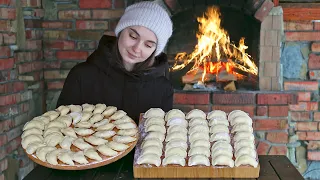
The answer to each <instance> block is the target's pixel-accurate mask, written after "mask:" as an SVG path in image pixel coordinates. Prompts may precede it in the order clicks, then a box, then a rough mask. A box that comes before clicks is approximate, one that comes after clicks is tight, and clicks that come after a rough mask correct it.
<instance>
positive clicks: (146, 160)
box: [137, 154, 161, 167]
mask: <svg viewBox="0 0 320 180" xmlns="http://www.w3.org/2000/svg"><path fill="white" fill-rule="evenodd" d="M137 164H152V165H155V166H157V167H159V166H160V164H161V159H160V156H158V155H156V154H145V155H142V156H140V157H139V158H138V160H137Z"/></svg>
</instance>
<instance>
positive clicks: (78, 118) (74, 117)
mask: <svg viewBox="0 0 320 180" xmlns="http://www.w3.org/2000/svg"><path fill="white" fill-rule="evenodd" d="M69 116H71V117H72V124H77V123H78V122H80V121H81V118H82V114H81V113H79V112H72V113H70V114H69Z"/></svg>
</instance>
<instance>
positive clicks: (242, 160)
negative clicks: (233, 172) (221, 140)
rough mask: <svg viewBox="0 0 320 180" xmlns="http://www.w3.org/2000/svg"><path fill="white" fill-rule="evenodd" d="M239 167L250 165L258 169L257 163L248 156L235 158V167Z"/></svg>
mask: <svg viewBox="0 0 320 180" xmlns="http://www.w3.org/2000/svg"><path fill="white" fill-rule="evenodd" d="M241 165H250V166H253V167H254V168H256V167H258V162H257V161H256V159H255V158H253V157H251V156H249V155H242V156H240V157H238V158H236V161H235V166H236V167H239V166H241Z"/></svg>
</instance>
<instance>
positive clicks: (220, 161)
mask: <svg viewBox="0 0 320 180" xmlns="http://www.w3.org/2000/svg"><path fill="white" fill-rule="evenodd" d="M216 165H221V166H229V167H234V161H233V160H232V159H231V158H230V157H228V156H224V155H219V156H217V157H215V158H213V159H212V166H216Z"/></svg>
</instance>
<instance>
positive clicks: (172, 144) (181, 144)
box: [166, 140, 188, 150]
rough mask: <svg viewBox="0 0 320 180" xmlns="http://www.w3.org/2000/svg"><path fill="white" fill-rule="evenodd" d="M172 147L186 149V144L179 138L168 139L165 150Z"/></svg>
mask: <svg viewBox="0 0 320 180" xmlns="http://www.w3.org/2000/svg"><path fill="white" fill-rule="evenodd" d="M174 147H180V148H183V149H185V150H187V148H188V145H187V142H185V141H181V140H173V141H169V142H168V143H167V144H166V150H167V149H170V148H174Z"/></svg>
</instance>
